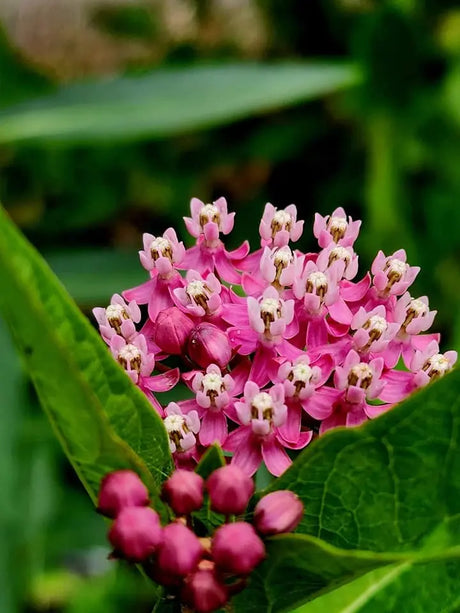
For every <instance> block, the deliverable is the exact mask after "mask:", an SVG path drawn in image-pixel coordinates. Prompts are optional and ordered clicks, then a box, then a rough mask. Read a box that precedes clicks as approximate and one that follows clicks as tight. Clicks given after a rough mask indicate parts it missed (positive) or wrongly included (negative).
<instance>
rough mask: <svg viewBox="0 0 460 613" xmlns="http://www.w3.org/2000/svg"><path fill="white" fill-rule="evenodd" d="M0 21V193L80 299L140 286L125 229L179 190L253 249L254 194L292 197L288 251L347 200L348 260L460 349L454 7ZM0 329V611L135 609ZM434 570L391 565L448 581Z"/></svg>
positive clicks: (105, 5) (181, 208) (178, 211)
mask: <svg viewBox="0 0 460 613" xmlns="http://www.w3.org/2000/svg"><path fill="white" fill-rule="evenodd" d="M58 5H61V7H60V8H59V6H58ZM25 7H26V9H27V10H26V9H25ZM62 7H64V8H62ZM65 7H67V8H65ZM65 10H67V11H68V14H67V15H66V14H65V13H63V11H65ZM0 19H1V20H2V23H3V27H4V33H3V34H2V36H1V40H0V78H1V89H0V109H1V111H0V198H1V200H2V201H3V203H4V204H5V205H6V207H7V210H8V212H9V213H10V215H11V216H12V218H13V219H14V221H15V222H16V223H18V224H19V226H20V227H21V228H22V229H23V230H24V231H25V232H26V234H27V235H28V237H29V238H30V239H31V240H32V242H33V243H34V244H35V245H36V246H37V248H38V249H39V250H40V251H41V252H43V253H44V254H45V255H46V257H47V259H48V260H49V262H50V263H51V265H52V267H53V269H54V270H55V271H56V272H57V273H58V275H59V276H60V278H61V279H62V281H63V282H64V284H65V285H66V286H67V287H68V288H69V290H70V292H71V294H72V295H73V296H74V297H75V298H76V300H77V302H78V303H79V305H80V306H81V308H82V309H83V310H84V312H86V313H89V309H90V307H92V306H94V305H103V304H105V303H106V302H107V301H108V299H109V298H110V295H111V294H112V293H113V292H115V291H119V290H120V289H122V288H125V287H128V286H132V285H135V284H136V283H137V282H140V281H141V280H142V279H143V277H144V275H143V273H142V270H141V269H140V266H139V265H138V262H137V258H136V250H137V249H138V247H139V244H140V234H141V233H142V232H143V231H150V232H153V233H160V232H162V231H163V230H164V229H165V228H166V227H168V226H169V225H176V226H177V227H178V229H180V230H181V231H182V230H183V225H182V222H181V217H182V216H183V215H184V214H186V212H187V207H188V201H189V199H190V197H191V196H192V195H197V196H198V197H200V198H202V199H203V200H211V199H213V198H214V197H217V196H220V195H225V196H226V197H227V198H228V200H229V203H230V207H231V208H232V209H234V210H236V211H237V222H236V230H235V232H234V234H233V235H232V238H231V240H232V242H233V244H234V245H236V244H239V242H241V239H242V238H243V236H244V237H246V236H247V234H248V233H249V238H250V239H251V240H252V243H253V244H255V242H256V240H257V225H258V218H259V216H260V214H261V212H262V208H263V205H264V203H265V202H266V201H267V200H270V201H271V202H273V203H274V204H275V205H276V206H286V205H287V204H289V203H291V202H294V203H296V204H297V206H298V207H299V209H300V216H301V217H302V218H304V219H306V220H307V223H306V232H305V237H304V238H303V245H302V246H303V247H304V248H308V247H309V246H311V247H313V246H314V243H313V241H312V239H311V231H310V227H311V226H310V222H311V220H312V217H313V213H314V212H315V211H320V212H321V213H323V214H326V213H329V212H330V211H331V210H332V209H333V208H335V207H336V206H339V205H342V206H344V207H345V209H346V210H347V211H348V212H349V213H350V214H352V215H353V217H357V218H363V219H364V232H363V235H362V236H361V237H360V239H359V243H358V250H359V251H360V253H362V254H363V255H362V260H363V261H362V266H363V268H364V266H367V265H368V264H369V263H370V261H371V260H372V258H373V256H374V254H375V252H376V250H377V249H378V248H382V249H383V250H384V251H387V252H390V251H391V250H393V249H395V248H398V247H401V246H404V247H406V249H407V251H408V253H409V261H411V263H413V264H416V265H421V266H422V273H421V275H420V277H419V279H418V280H417V283H416V287H415V288H414V292H416V293H418V294H428V295H429V296H430V302H431V304H432V306H433V307H434V308H437V309H438V311H439V315H438V318H437V328H438V329H441V331H442V332H443V333H444V348H445V347H447V346H449V347H454V348H456V349H459V348H460V319H459V318H458V313H459V312H460V311H459V308H458V307H459V298H458V289H457V288H458V286H459V282H460V265H459V264H458V261H459V258H458V252H459V248H460V235H459V233H458V231H457V227H458V224H459V223H460V206H459V201H460V176H459V173H458V168H459V164H460V148H459V147H458V137H459V123H460V115H459V110H458V109H459V108H460V47H459V42H458V41H459V40H460V13H459V12H458V9H456V8H455V3H453V2H449V1H445V0H443V1H441V2H440V1H437V2H433V1H430V0H426V1H425V2H423V3H422V2H420V3H416V2H413V1H412V0H393V1H389V0H387V1H384V2H373V1H372V0H314V1H312V2H304V1H302V0H284V1H283V2H277V1H276V0H259V1H258V2H257V1H253V2H238V1H237V0H235V1H234V2H219V0H195V1H191V0H190V1H187V2H186V1H185V0H184V1H179V0H174V2H172V1H164V2H160V1H144V2H141V1H139V2H122V1H121V0H119V1H118V2H111V3H109V2H102V1H101V2H96V1H92V2H89V1H81V2H74V3H72V7H70V3H69V4H67V3H56V2H55V1H54V0H43V1H42V2H41V3H40V2H28V3H26V2H24V1H22V2H16V3H12V2H6V1H5V2H4V3H2V5H1V6H0ZM45 23H46V27H45V25H44V24H45ZM63 24H64V25H65V27H64V25H63ZM77 24H78V27H77ZM66 28H67V30H66ZM40 32H41V33H42V35H40ZM255 62H263V63H264V65H266V64H267V63H268V62H272V63H275V64H276V65H275V66H274V67H273V68H264V67H263V68H258V66H256V65H255V64H254V63H255ZM318 62H320V64H318ZM312 64H313V66H312ZM114 74H117V75H118V74H119V75H127V76H128V77H129V78H128V79H126V78H125V79H122V80H115V81H114V80H113V78H112V77H113V75H114ZM132 79H136V81H132ZM137 79H139V81H137ZM74 80H78V81H79V83H78V84H77V85H74V84H73V83H72V81H74ZM184 101H186V102H184ZM89 103H91V105H92V106H91V107H89V106H88V105H89ZM208 126H212V127H208ZM182 236H183V237H184V238H185V231H184V232H183V233H182ZM0 336H1V340H0V347H1V351H0V368H1V370H0V372H1V373H2V393H1V401H0V403H1V409H2V427H1V428H0V488H1V489H2V492H6V495H5V496H4V499H5V500H6V501H7V502H6V504H4V505H3V504H2V505H1V508H0V536H1V538H2V543H3V544H4V546H2V547H1V548H0V608H1V610H2V611H5V613H8V612H9V611H25V610H29V611H48V610H53V611H60V610H62V611H71V612H74V611H82V612H83V611H85V612H91V611H100V610H101V606H104V610H106V611H114V612H117V611H124V610H129V609H130V607H131V608H133V607H136V611H137V610H139V611H141V610H142V602H141V601H143V602H145V606H146V609H145V610H149V608H148V605H149V603H150V602H151V594H149V593H148V592H147V593H144V592H145V590H146V589H147V588H146V586H145V585H144V583H143V582H142V581H139V579H138V578H137V576H136V575H133V574H131V573H130V571H129V570H128V569H123V568H120V569H115V568H114V567H113V566H112V565H109V564H108V563H107V562H106V560H105V557H106V553H107V550H106V545H105V536H104V534H105V526H104V522H103V521H102V520H101V519H100V518H99V517H98V516H97V515H96V514H95V513H94V511H93V508H92V506H91V503H90V501H89V500H88V499H87V497H86V495H85V494H84V492H83V490H82V488H81V486H80V484H79V482H78V480H77V478H76V476H75V475H74V473H73V471H72V469H71V468H70V467H69V465H68V463H67V461H66V460H65V459H64V458H63V455H62V452H61V451H60V449H59V448H58V445H57V443H56V442H55V441H54V436H53V433H52V432H51V430H50V428H49V425H48V422H47V421H46V419H45V418H44V416H42V414H41V411H40V408H39V406H38V402H37V399H36V398H35V396H34V393H33V392H32V389H31V387H30V385H29V383H28V382H27V380H26V379H25V378H24V376H23V375H22V371H21V365H20V363H19V361H18V360H17V359H16V358H15V354H14V351H13V348H12V347H11V344H10V340H9V337H8V336H7V332H6V329H5V328H4V326H3V325H2V326H1V327H0ZM82 526H84V529H82ZM339 546H342V545H341V544H340V545H339ZM441 565H444V566H446V565H448V562H444V561H443V562H439V561H438V562H432V563H431V564H430V565H427V564H425V565H421V566H415V567H411V568H410V570H407V569H404V572H405V573H410V576H411V577H412V581H413V582H414V585H418V584H420V583H424V584H425V583H426V581H425V580H424V573H425V574H426V573H429V574H430V576H431V577H433V574H432V573H436V576H438V577H444V579H443V580H444V581H447V579H446V577H447V578H448V577H449V576H450V575H449V573H450V574H452V572H453V571H452V569H451V570H449V569H447V571H448V572H445V569H441V568H440V567H441ZM383 571H385V572H386V573H388V569H387V568H384V569H383ZM383 571H382V569H380V570H376V571H373V572H374V573H377V575H376V577H377V578H376V580H377V581H379V580H381V577H380V575H378V573H382V572H383ZM116 575H117V576H116ZM398 576H399V574H398V573H397V572H396V571H395V578H396V579H397V577H398ZM366 577H367V579H366V578H363V579H361V580H360V581H364V579H366V581H367V580H369V579H368V578H369V576H368V575H367V576H366ZM396 579H395V581H394V582H391V586H392V589H391V592H392V593H394V590H395V589H397V580H396ZM382 580H383V579H382ZM355 585H356V583H353V586H355ZM353 589H356V588H355V587H353V588H347V587H346V586H345V588H341V590H347V591H346V592H345V593H342V594H341V595H340V598H343V599H344V602H346V601H347V598H348V599H353V597H354V596H353V594H351V593H350V592H351V591H352V590H353ZM359 589H362V590H364V591H365V590H366V589H367V587H366V586H365V585H364V583H363V586H362V587H361V588H359ZM143 597H144V599H143ZM329 597H330V598H333V596H329ZM336 597H337V596H336ZM101 603H103V604H101ZM374 604H375V603H374ZM331 606H332V605H331ZM372 606H373V604H372V603H370V605H369V607H372ZM306 610H307V609H306ZM363 610H366V609H363ZM369 610H371V608H369ZM373 610H375V609H373ZM382 610H384V609H382ZM388 610H390V609H388ZM311 611H312V613H313V612H314V608H313V607H312V608H311Z"/></svg>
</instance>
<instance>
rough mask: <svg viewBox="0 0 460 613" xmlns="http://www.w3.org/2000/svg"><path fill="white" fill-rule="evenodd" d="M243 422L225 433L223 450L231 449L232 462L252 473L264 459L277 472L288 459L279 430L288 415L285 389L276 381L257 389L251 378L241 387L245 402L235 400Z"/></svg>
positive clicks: (282, 470)
mask: <svg viewBox="0 0 460 613" xmlns="http://www.w3.org/2000/svg"><path fill="white" fill-rule="evenodd" d="M235 408H236V412H237V415H238V420H239V422H240V423H241V424H242V426H241V427H240V428H237V429H236V430H234V431H233V432H231V433H230V434H229V435H228V438H227V440H226V442H225V445H224V447H225V449H227V450H228V451H233V452H234V454H233V458H232V464H236V465H237V466H239V467H240V468H241V469H243V470H244V471H245V472H246V473H247V474H248V475H253V474H254V473H255V472H256V470H257V469H258V467H259V465H260V463H261V461H262V460H264V462H265V464H266V466H267V468H268V470H269V471H270V472H271V473H272V474H273V475H276V476H278V475H280V474H281V473H283V472H284V471H285V470H286V468H287V467H288V466H289V465H290V463H291V460H290V459H289V456H288V455H287V454H286V452H285V451H284V449H283V447H284V446H286V443H285V441H284V439H283V437H282V436H281V433H280V431H279V428H280V426H282V425H283V424H284V423H285V422H286V419H287V418H288V411H287V407H286V405H285V404H284V388H283V386H282V385H281V384H280V383H278V384H276V385H274V386H273V387H271V388H270V389H268V390H267V391H260V388H259V386H258V385H257V384H256V383H254V382H253V381H248V382H247V383H246V385H245V386H244V401H243V402H236V403H235Z"/></svg>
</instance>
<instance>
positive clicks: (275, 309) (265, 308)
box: [260, 298, 281, 321]
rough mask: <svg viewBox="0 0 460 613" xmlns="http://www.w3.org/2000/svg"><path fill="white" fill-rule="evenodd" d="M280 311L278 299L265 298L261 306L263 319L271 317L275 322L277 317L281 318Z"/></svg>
mask: <svg viewBox="0 0 460 613" xmlns="http://www.w3.org/2000/svg"><path fill="white" fill-rule="evenodd" d="M280 309H281V307H280V301H279V300H277V299H276V298H264V300H262V302H261V305H260V312H261V315H262V318H264V317H266V316H270V317H272V319H271V321H275V318H276V317H281V312H280Z"/></svg>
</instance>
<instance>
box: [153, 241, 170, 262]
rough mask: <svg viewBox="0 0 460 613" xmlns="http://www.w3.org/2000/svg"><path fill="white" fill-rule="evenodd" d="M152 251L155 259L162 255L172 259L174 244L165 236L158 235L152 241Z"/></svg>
mask: <svg viewBox="0 0 460 613" xmlns="http://www.w3.org/2000/svg"><path fill="white" fill-rule="evenodd" d="M150 253H151V254H152V258H153V261H156V260H158V258H160V257H166V258H169V259H170V260H171V261H172V254H173V251H172V245H171V243H170V242H169V240H168V239H167V238H164V237H163V236H157V237H156V238H154V239H153V241H152V242H151V243H150Z"/></svg>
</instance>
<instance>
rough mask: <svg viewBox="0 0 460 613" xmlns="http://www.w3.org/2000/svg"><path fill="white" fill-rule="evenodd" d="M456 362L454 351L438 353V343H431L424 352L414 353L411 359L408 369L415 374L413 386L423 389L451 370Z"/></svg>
mask: <svg viewBox="0 0 460 613" xmlns="http://www.w3.org/2000/svg"><path fill="white" fill-rule="evenodd" d="M456 361H457V352H456V351H446V353H439V345H438V343H437V342H436V341H432V342H431V343H429V344H428V345H427V347H426V348H425V349H424V350H422V351H416V352H415V355H414V357H413V359H412V362H411V365H410V368H411V370H412V371H413V372H414V373H415V376H414V383H415V385H416V386H417V387H423V386H425V385H427V383H429V382H430V381H434V380H435V379H438V378H439V377H442V376H443V375H445V374H446V373H447V372H449V370H451V369H452V367H453V365H454V364H455V362H456Z"/></svg>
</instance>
